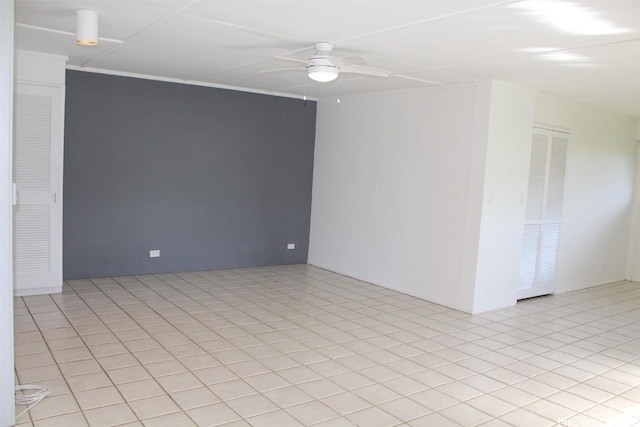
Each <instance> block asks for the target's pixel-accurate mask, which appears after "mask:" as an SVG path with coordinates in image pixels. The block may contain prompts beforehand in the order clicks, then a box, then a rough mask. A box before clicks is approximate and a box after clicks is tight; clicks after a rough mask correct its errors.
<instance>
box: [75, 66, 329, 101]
mask: <svg viewBox="0 0 640 427" xmlns="http://www.w3.org/2000/svg"><path fill="white" fill-rule="evenodd" d="M67 70H74V71H85V72H88V73H98V74H108V75H111V76H122V77H132V78H136V79H146V80H155V81H161V82H168V83H181V84H186V85H193V86H204V87H214V88H217V89H229V90H235V91H238V92H249V93H257V94H260V95H271V96H280V97H282V98H293V99H303V98H304V96H301V95H294V94H291V93H284V92H276V91H270V90H260V89H251V88H246V87H240V86H231V85H223V84H218V83H207V82H200V81H195V80H184V79H174V78H171V77H161V76H153V75H150V74H139V73H128V72H126V71H114V70H104V69H102V68H91V67H78V66H77V65H67ZM317 100H318V98H314V97H311V96H307V101H317Z"/></svg>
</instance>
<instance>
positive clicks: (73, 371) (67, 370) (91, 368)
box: [58, 359, 102, 377]
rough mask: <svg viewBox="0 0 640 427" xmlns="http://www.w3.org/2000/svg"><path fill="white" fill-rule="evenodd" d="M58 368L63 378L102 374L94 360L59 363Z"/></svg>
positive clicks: (100, 368)
mask: <svg viewBox="0 0 640 427" xmlns="http://www.w3.org/2000/svg"><path fill="white" fill-rule="evenodd" d="M58 366H59V367H60V370H61V371H62V373H63V374H64V376H65V377H72V376H75V375H85V374H92V373H95V372H102V367H101V366H100V365H99V364H98V362H96V361H95V360H94V359H90V360H78V361H75V362H67V363H59V364H58Z"/></svg>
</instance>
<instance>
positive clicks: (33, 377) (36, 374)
mask: <svg viewBox="0 0 640 427" xmlns="http://www.w3.org/2000/svg"><path fill="white" fill-rule="evenodd" d="M56 378H62V373H61V372H60V369H58V367H57V366H55V365H50V366H39V367H37V368H27V369H18V380H19V381H20V383H21V384H38V383H39V381H44V380H52V379H56Z"/></svg>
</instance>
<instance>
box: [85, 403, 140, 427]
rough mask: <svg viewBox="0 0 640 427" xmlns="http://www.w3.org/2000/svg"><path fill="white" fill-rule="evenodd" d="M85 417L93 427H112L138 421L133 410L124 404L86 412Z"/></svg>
mask: <svg viewBox="0 0 640 427" xmlns="http://www.w3.org/2000/svg"><path fill="white" fill-rule="evenodd" d="M84 415H85V416H86V417H87V420H88V421H89V425H90V426H91V427H111V426H116V425H121V424H125V423H128V422H133V421H137V418H136V416H135V414H134V413H133V411H132V410H131V408H129V406H127V405H125V404H124V403H121V404H119V405H112V406H103V407H101V408H95V409H89V410H87V411H84Z"/></svg>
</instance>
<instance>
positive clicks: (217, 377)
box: [191, 366, 238, 385]
mask: <svg viewBox="0 0 640 427" xmlns="http://www.w3.org/2000/svg"><path fill="white" fill-rule="evenodd" d="M191 373H192V374H193V375H195V377H196V378H198V379H199V380H200V381H201V382H202V383H203V384H205V385H212V384H218V383H221V382H225V381H232V380H237V379H238V376H237V375H236V374H234V373H233V372H231V370H229V369H228V368H227V367H225V366H214V367H212V368H204V369H198V370H197V371H191Z"/></svg>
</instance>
